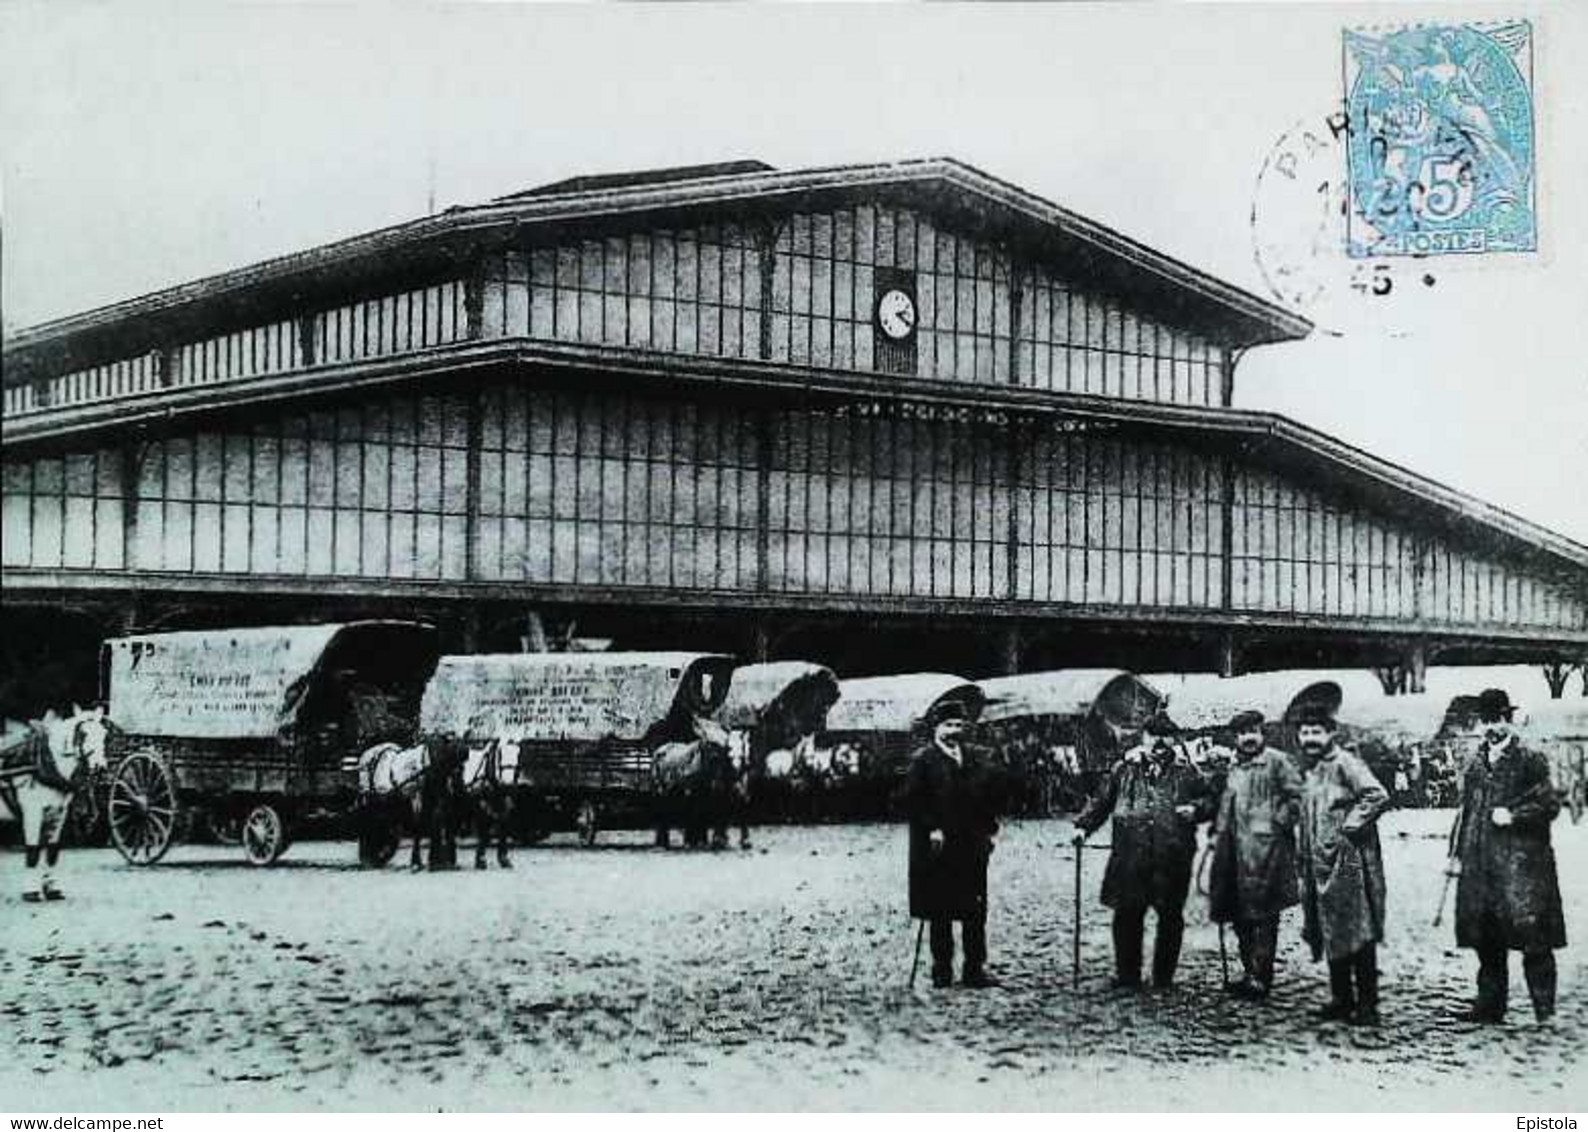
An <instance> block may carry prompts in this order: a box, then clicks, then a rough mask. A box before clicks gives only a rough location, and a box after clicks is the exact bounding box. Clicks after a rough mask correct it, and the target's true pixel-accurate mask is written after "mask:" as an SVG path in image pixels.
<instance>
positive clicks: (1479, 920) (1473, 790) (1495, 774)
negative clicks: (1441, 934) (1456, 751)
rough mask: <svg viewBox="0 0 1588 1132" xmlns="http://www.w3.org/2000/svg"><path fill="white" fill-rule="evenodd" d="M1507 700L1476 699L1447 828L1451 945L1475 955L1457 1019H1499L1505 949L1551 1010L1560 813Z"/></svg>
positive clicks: (1557, 942)
mask: <svg viewBox="0 0 1588 1132" xmlns="http://www.w3.org/2000/svg"><path fill="white" fill-rule="evenodd" d="M1514 711H1515V709H1514V708H1513V707H1512V705H1511V700H1510V697H1509V696H1507V695H1506V694H1505V692H1504V691H1503V690H1501V689H1499V688H1490V689H1489V690H1487V691H1485V692H1484V693H1483V694H1482V695H1481V696H1479V698H1478V712H1477V714H1478V722H1479V725H1480V727H1481V728H1482V729H1483V745H1482V746H1481V747H1480V748H1479V749H1478V751H1477V753H1476V754H1475V755H1474V756H1473V758H1472V759H1471V760H1470V761H1469V762H1468V763H1467V765H1466V767H1465V768H1464V769H1463V772H1462V777H1461V812H1460V814H1459V815H1458V816H1457V818H1456V825H1455V828H1454V829H1452V830H1451V838H1450V857H1451V864H1452V868H1453V871H1457V872H1458V875H1459V880H1458V881H1457V882H1456V945H1457V946H1458V947H1466V948H1471V949H1472V950H1474V951H1476V952H1477V953H1478V998H1477V1002H1475V1003H1474V1004H1473V1006H1472V1008H1471V1009H1470V1010H1468V1011H1466V1012H1465V1013H1464V1014H1463V1015H1461V1017H1462V1018H1463V1020H1465V1021H1469V1022H1480V1023H1498V1022H1502V1021H1504V1020H1505V1009H1506V999H1507V997H1508V991H1509V983H1510V971H1509V966H1510V963H1509V959H1510V952H1512V951H1520V952H1521V953H1522V973H1523V974H1524V975H1525V976H1526V978H1527V990H1528V994H1529V996H1530V997H1531V998H1532V1000H1533V1013H1534V1016H1535V1017H1536V1018H1537V1019H1538V1020H1539V1021H1540V1022H1547V1021H1548V1020H1549V1019H1550V1017H1552V1016H1553V1015H1554V1013H1555V952H1554V949H1555V948H1557V947H1565V946H1566V922H1565V916H1564V914H1563V911H1562V908H1561V902H1560V881H1559V878H1558V877H1557V876H1556V873H1555V851H1554V849H1553V848H1552V847H1551V846H1550V839H1549V826H1550V823H1551V822H1553V821H1554V820H1555V818H1556V816H1557V815H1558V814H1559V813H1560V798H1559V796H1558V795H1557V794H1556V792H1555V789H1554V787H1553V785H1552V784H1551V781H1550V774H1549V763H1548V761H1547V760H1546V759H1545V757H1544V756H1543V755H1541V754H1539V753H1538V752H1536V751H1533V750H1529V749H1528V748H1527V747H1525V746H1523V745H1522V742H1521V739H1520V738H1519V737H1518V736H1517V734H1516V732H1515V731H1514V730H1513V728H1512V725H1511V716H1512V713H1513V712H1514Z"/></svg>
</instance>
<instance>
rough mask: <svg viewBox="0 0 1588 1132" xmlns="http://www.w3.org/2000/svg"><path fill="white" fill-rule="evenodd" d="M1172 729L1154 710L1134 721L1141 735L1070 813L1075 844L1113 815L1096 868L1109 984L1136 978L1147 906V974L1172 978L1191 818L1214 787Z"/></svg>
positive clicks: (1209, 809) (1187, 884)
mask: <svg viewBox="0 0 1588 1132" xmlns="http://www.w3.org/2000/svg"><path fill="white" fill-rule="evenodd" d="M1179 731H1180V729H1179V728H1178V727H1177V726H1175V723H1174V721H1173V720H1171V719H1170V718H1169V717H1168V716H1167V715H1165V714H1164V713H1162V712H1159V713H1158V714H1157V715H1154V716H1153V717H1152V718H1151V719H1149V720H1148V721H1147V722H1146V723H1145V724H1143V726H1142V743H1141V744H1140V745H1139V746H1137V747H1133V748H1132V749H1131V750H1130V751H1128V752H1126V754H1125V757H1124V758H1122V759H1121V760H1120V761H1119V762H1118V763H1117V764H1115V766H1114V769H1113V771H1112V772H1111V773H1110V774H1109V776H1108V781H1107V783H1106V784H1105V785H1104V787H1103V789H1102V791H1101V792H1100V793H1099V794H1098V795H1097V797H1095V798H1094V799H1092V801H1091V803H1090V804H1089V805H1088V806H1087V807H1086V809H1085V810H1084V811H1082V812H1081V814H1080V815H1079V816H1078V817H1077V818H1076V819H1075V835H1074V837H1073V838H1072V844H1073V845H1074V846H1075V849H1076V852H1080V848H1081V845H1082V844H1083V843H1084V842H1085V841H1086V838H1087V835H1088V834H1090V833H1092V832H1093V831H1094V830H1096V829H1097V828H1098V827H1099V826H1101V825H1102V824H1103V822H1105V821H1106V820H1108V817H1109V815H1110V814H1112V815H1113V817H1114V832H1113V848H1112V850H1111V851H1110V852H1109V855H1108V866H1107V868H1106V869H1105V870H1104V872H1103V893H1102V900H1103V903H1104V904H1105V905H1106V906H1108V907H1110V908H1112V909H1113V910H1114V971H1115V977H1114V984H1113V985H1114V989H1116V990H1126V991H1132V990H1136V989H1138V988H1139V987H1140V986H1141V953H1142V940H1143V936H1144V934H1145V928H1146V920H1147V911H1148V909H1151V910H1152V911H1153V912H1155V913H1156V914H1157V929H1156V935H1155V937H1154V940H1153V951H1152V981H1153V984H1154V985H1155V986H1157V987H1158V988H1160V989H1163V988H1167V987H1169V986H1171V985H1172V984H1173V982H1174V973H1175V968H1176V967H1177V966H1178V965H1179V962H1180V943H1181V939H1182V937H1183V935H1184V932H1185V899H1186V894H1187V893H1188V892H1189V891H1190V888H1191V865H1192V859H1193V858H1194V857H1195V856H1196V836H1197V835H1196V827H1197V823H1198V822H1203V821H1207V820H1208V819H1209V818H1211V817H1212V816H1213V810H1214V807H1215V805H1216V795H1215V793H1214V791H1213V790H1212V789H1211V787H1210V786H1209V784H1208V781H1207V779H1206V778H1205V777H1204V776H1203V774H1202V772H1201V771H1199V770H1198V769H1197V768H1196V767H1195V766H1193V765H1192V764H1191V760H1190V758H1188V757H1187V756H1186V754H1185V752H1184V751H1183V750H1182V749H1181V748H1180V746H1179V744H1178V743H1177V742H1176V738H1177V736H1178V735H1179Z"/></svg>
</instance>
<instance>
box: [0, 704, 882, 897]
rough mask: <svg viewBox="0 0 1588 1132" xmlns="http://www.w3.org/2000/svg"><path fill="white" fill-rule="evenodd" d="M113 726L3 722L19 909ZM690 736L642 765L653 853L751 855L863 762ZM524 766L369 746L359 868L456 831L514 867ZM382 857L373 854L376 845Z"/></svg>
mask: <svg viewBox="0 0 1588 1132" xmlns="http://www.w3.org/2000/svg"><path fill="white" fill-rule="evenodd" d="M111 728H112V725H111V724H110V722H109V720H107V719H106V718H105V714H104V712H103V710H102V709H99V708H94V709H91V710H90V709H84V708H80V707H75V706H74V707H73V709H72V711H71V713H70V714H67V715H61V714H58V713H57V712H55V711H54V710H53V709H52V710H51V711H49V712H47V713H46V714H45V715H44V716H43V717H42V718H40V719H37V720H34V721H32V722H29V723H22V722H19V721H13V720H7V721H5V723H4V730H3V733H0V820H6V819H8V818H9V819H10V820H14V821H17V822H19V823H20V825H21V828H22V835H23V842H24V846H25V854H26V860H27V875H28V878H29V879H28V883H27V886H26V888H25V891H24V897H25V899H27V900H29V901H46V900H58V899H62V898H63V897H64V892H63V890H62V889H61V888H60V887H59V886H58V885H57V884H56V883H55V880H54V875H53V873H54V869H55V867H56V865H57V864H58V861H59V857H60V853H61V850H62V846H63V837H64V834H65V833H66V830H67V826H68V816H69V814H70V813H71V811H72V807H73V805H74V800H75V804H77V805H80V806H93V805H94V804H96V792H95V790H94V789H93V787H92V785H91V782H92V780H93V779H94V778H95V776H96V772H97V773H98V775H100V776H102V775H103V774H104V772H106V771H107V770H108V766H107V761H106V748H107V743H108V738H109V735H110V732H111ZM693 732H694V734H693V736H692V737H691V738H689V739H687V740H684V741H677V742H671V743H665V744H663V745H661V746H660V747H658V748H657V749H656V750H655V751H654V752H653V756H652V776H653V780H652V786H653V790H652V799H651V803H652V808H651V812H652V815H653V818H654V822H655V832H656V844H657V845H659V846H663V847H670V846H671V844H672V832H673V831H674V830H678V831H680V832H681V834H682V843H683V845H684V847H685V848H707V847H709V848H713V849H723V848H726V847H727V846H728V845H729V832H730V830H732V829H734V828H735V827H736V828H737V832H738V840H739V845H740V847H741V848H744V849H748V848H749V847H750V823H751V813H752V806H753V804H754V803H756V802H758V801H759V802H760V803H761V804H760V805H759V806H758V807H756V808H757V810H758V811H759V812H761V813H771V814H774V815H776V816H779V817H784V818H789V817H796V818H797V817H798V816H800V815H801V814H802V813H807V812H809V813H816V812H818V811H819V809H820V800H821V799H822V798H824V797H835V796H837V795H839V794H841V793H842V792H843V790H844V789H845V788H846V787H848V786H850V785H852V784H853V783H854V782H856V781H858V778H859V776H860V775H861V771H862V766H863V761H864V757H863V754H862V752H861V751H860V750H859V749H858V748H856V747H855V746H853V745H851V744H838V745H837V746H834V747H822V746H819V745H817V744H816V742H815V741H814V740H813V739H811V738H810V737H807V738H806V739H804V740H803V741H801V742H800V743H799V744H798V745H797V746H795V747H793V748H792V749H783V750H775V751H771V752H769V753H766V754H763V755H762V756H761V757H760V758H755V757H753V755H752V750H751V742H750V737H749V736H748V734H747V733H745V732H740V731H732V732H730V731H728V730H727V729H725V728H723V727H722V726H721V725H720V724H718V723H716V722H714V721H712V720H709V719H697V720H695V721H694V723H693ZM523 761H524V754H523V752H522V750H521V748H520V746H519V744H518V743H516V742H514V741H513V740H512V739H511V738H508V737H501V738H497V739H493V740H491V741H489V742H485V743H477V744H468V743H458V742H434V741H433V742H424V743H419V744H415V745H413V746H403V745H401V744H398V743H390V742H387V743H378V744H376V745H374V746H372V747H370V748H369V749H368V750H366V751H364V752H362V753H361V754H359V755H358V756H356V764H354V765H356V767H357V776H358V792H359V807H358V813H359V815H360V817H359V820H360V824H361V828H362V829H364V830H365V831H367V832H370V833H373V834H375V836H364V835H361V839H360V850H361V859H362V860H363V861H364V863H365V864H369V865H379V864H385V863H386V861H387V860H389V859H390V856H391V854H392V853H393V852H395V849H396V847H397V846H399V845H400V842H401V840H402V838H403V837H404V836H407V837H408V838H409V839H410V840H411V850H410V854H409V865H410V867H412V868H420V867H422V866H423V864H424V853H423V851H422V848H421V842H422V841H425V840H428V841H429V848H430V855H431V859H432V861H434V860H435V859H436V846H437V845H438V844H450V843H452V842H453V838H455V836H456V834H457V832H458V831H459V830H460V829H461V830H465V831H466V832H468V833H472V835H473V836H474V843H475V856H474V864H475V867H476V868H480V869H484V868H487V867H488V866H489V862H490V859H491V857H492V855H493V853H494V857H495V861H496V863H497V865H498V866H500V867H502V868H511V867H512V860H511V857H510V856H509V853H508V844H509V840H510V837H511V835H512V832H513V829H514V823H513V816H514V808H515V804H516V803H517V802H518V800H519V799H520V798H521V797H522V793H521V790H520V785H519V784H520V782H521V771H522V770H523V769H524V767H523ZM381 844H385V845H386V846H387V847H388V849H389V851H388V852H386V853H379V852H376V851H375V850H374V848H373V847H374V846H378V845H381Z"/></svg>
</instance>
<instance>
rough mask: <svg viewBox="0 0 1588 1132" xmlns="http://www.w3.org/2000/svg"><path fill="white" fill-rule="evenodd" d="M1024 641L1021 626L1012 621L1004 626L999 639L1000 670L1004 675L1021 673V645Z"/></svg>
mask: <svg viewBox="0 0 1588 1132" xmlns="http://www.w3.org/2000/svg"><path fill="white" fill-rule="evenodd" d="M1022 643H1023V639H1022V634H1021V632H1020V626H1019V624H1018V623H1013V622H1012V623H1010V624H1009V625H1008V626H1006V627H1005V628H1004V631H1003V636H1002V639H1001V640H1000V641H999V646H1000V649H999V658H998V660H999V664H998V670H999V673H1000V675H1003V676H1018V675H1020V646H1021V644H1022Z"/></svg>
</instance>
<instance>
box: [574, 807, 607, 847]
mask: <svg viewBox="0 0 1588 1132" xmlns="http://www.w3.org/2000/svg"><path fill="white" fill-rule="evenodd" d="M573 827H574V829H575V830H577V831H578V833H579V844H580V845H586V846H589V845H594V844H595V843H596V835H597V834H599V833H600V832H601V813H600V811H599V810H597V809H596V804H595V803H594V802H590V801H585V802H580V803H579V808H578V809H577V810H575V811H574V815H573Z"/></svg>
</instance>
